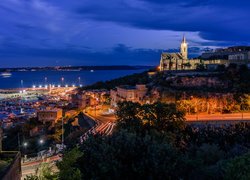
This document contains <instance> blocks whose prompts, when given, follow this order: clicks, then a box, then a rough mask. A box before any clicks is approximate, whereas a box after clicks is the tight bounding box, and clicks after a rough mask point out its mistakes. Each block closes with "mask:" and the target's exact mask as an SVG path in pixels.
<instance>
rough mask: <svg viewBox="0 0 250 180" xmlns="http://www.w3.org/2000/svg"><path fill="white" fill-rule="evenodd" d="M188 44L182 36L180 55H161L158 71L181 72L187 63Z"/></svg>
mask: <svg viewBox="0 0 250 180" xmlns="http://www.w3.org/2000/svg"><path fill="white" fill-rule="evenodd" d="M187 60H188V44H187V42H186V38H185V36H183V39H182V43H181V46H180V53H162V54H161V61H160V70H161V71H166V70H182V69H185V67H186V66H185V64H187V63H188V61H187Z"/></svg>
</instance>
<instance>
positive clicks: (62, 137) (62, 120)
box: [62, 117, 64, 150]
mask: <svg viewBox="0 0 250 180" xmlns="http://www.w3.org/2000/svg"><path fill="white" fill-rule="evenodd" d="M63 125H64V123H63V117H62V150H63V149H64V132H63V131H64V129H63Z"/></svg>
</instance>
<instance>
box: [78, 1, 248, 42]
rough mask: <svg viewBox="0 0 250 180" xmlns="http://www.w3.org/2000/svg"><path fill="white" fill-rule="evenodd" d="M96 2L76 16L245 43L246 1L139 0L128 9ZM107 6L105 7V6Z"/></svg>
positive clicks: (89, 4) (82, 9)
mask: <svg viewBox="0 0 250 180" xmlns="http://www.w3.org/2000/svg"><path fill="white" fill-rule="evenodd" d="M108 2H109V3H107V0H105V1H104V0H100V1H98V2H92V3H87V4H84V5H82V7H80V8H77V9H76V13H78V14H81V15H82V16H83V17H85V18H90V19H94V20H97V21H108V22H115V23H118V24H122V25H125V26H132V27H135V28H142V29H154V30H173V31H192V32H197V31H198V32H200V36H201V37H202V38H204V39H207V40H218V41H228V42H229V43H233V42H243V43H246V42H248V41H249V40H250V34H249V33H247V32H249V30H250V27H249V26H247V24H248V23H249V18H248V17H249V15H250V13H249V7H250V2H247V1H246V2H244V3H242V2H236V1H232V0H228V1H223V0H217V1H215V0H210V1H209V0H208V1H207V0H206V1H205V0H199V1H198V0H190V1H186V0H185V1H184V0H180V1H174V0H170V1H163V0H156V1H153V0H144V1H143V0H141V1H140V2H144V3H142V4H141V6H137V7H134V6H133V7H131V6H130V5H129V4H126V3H124V2H123V1H115V0H109V1H108ZM107 4H108V5H107Z"/></svg>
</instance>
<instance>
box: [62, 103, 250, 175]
mask: <svg viewBox="0 0 250 180" xmlns="http://www.w3.org/2000/svg"><path fill="white" fill-rule="evenodd" d="M117 118H118V122H117V126H116V129H115V131H114V132H113V134H112V135H110V136H101V135H95V136H93V137H90V138H89V139H88V140H87V141H86V142H84V144H83V145H82V146H80V151H79V150H77V149H73V150H72V151H70V152H69V153H67V154H66V155H65V157H64V158H63V161H62V162H61V164H60V165H59V166H58V168H59V170H60V174H61V176H60V178H61V179H65V178H66V177H69V176H68V175H69V174H71V175H72V176H71V177H76V178H75V179H249V176H250V171H249V168H250V163H249V153H250V152H249V147H250V139H249V137H250V125H249V124H247V123H241V124H235V125H227V126H223V127H219V126H217V127H214V126H201V127H198V126H190V125H187V124H186V123H185V119H184V112H183V111H182V110H180V109H178V108H177V107H176V106H175V105H174V104H164V103H155V104H152V105H140V104H137V103H132V102H123V103H120V104H119V105H118V111H117ZM69 157H71V158H69ZM74 173H75V174H74ZM73 174H74V175H73Z"/></svg>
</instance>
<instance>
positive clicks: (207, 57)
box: [201, 46, 250, 66]
mask: <svg viewBox="0 0 250 180" xmlns="http://www.w3.org/2000/svg"><path fill="white" fill-rule="evenodd" d="M201 59H202V60H203V61H204V63H206V64H211V63H210V61H215V60H217V61H221V62H220V63H219V64H224V65H225V66H228V65H229V64H232V63H234V64H239V65H242V64H246V65H247V64H249V63H250V47H249V46H235V47H229V48H220V49H215V50H211V51H208V52H204V53H202V55H201ZM216 64H218V63H216Z"/></svg>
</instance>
